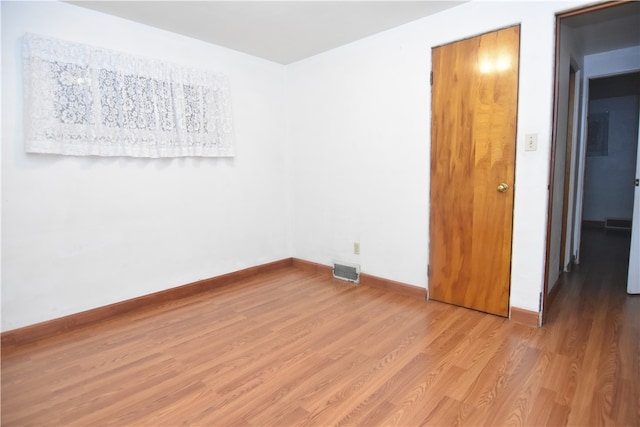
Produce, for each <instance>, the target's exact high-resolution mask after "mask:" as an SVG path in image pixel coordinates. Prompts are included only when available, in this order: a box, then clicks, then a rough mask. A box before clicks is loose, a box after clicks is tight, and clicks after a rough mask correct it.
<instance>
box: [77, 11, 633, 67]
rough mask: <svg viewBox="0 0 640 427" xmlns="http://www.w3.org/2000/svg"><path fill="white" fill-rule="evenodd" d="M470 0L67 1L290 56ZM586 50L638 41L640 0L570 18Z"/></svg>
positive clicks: (256, 51)
mask: <svg viewBox="0 0 640 427" xmlns="http://www.w3.org/2000/svg"><path fill="white" fill-rule="evenodd" d="M466 1H468V0H465V1H449V0H444V1H435V0H423V1H416V0H410V1H360V0H342V1H307V0H298V1H291V0H289V1H265V0H263V1H244V0H235V1H215V0H208V1H207V0H205V1H202V0H199V1H165V0H139V1H94V0H80V1H77V0H76V1H68V3H73V4H76V5H79V6H82V7H86V8H89V9H93V10H96V11H99V12H104V13H107V14H110V15H115V16H119V17H122V18H125V19H129V20H132V21H136V22H140V23H143V24H147V25H150V26H153V27H157V28H161V29H164V30H168V31H171V32H174V33H178V34H183V35H186V36H189V37H193V38H196V39H200V40H204V41H206V42H209V43H213V44H216V45H219V46H224V47H227V48H230V49H234V50H237V51H241V52H245V53H248V54H250V55H254V56H258V57H261V58H265V59H268V60H271V61H274V62H278V63H281V64H289V63H292V62H295V61H298V60H301V59H304V58H307V57H310V56H313V55H316V54H318V53H321V52H324V51H327V50H330V49H333V48H335V47H338V46H341V45H344V44H347V43H350V42H353V41H356V40H359V39H361V38H364V37H367V36H370V35H372V34H376V33H379V32H381V31H384V30H388V29H390V28H393V27H396V26H399V25H402V24H405V23H407V22H411V21H415V20H417V19H420V18H423V17H425V16H428V15H432V14H435V13H438V12H441V11H443V10H445V9H449V8H452V7H455V6H458V5H460V4H462V3H465V2H466ZM563 24H564V25H566V26H568V27H570V28H571V30H572V32H573V38H574V40H575V41H576V43H577V44H578V46H579V47H580V48H581V49H582V52H583V54H585V55H589V54H592V53H598V52H604V51H608V50H613V49H620V48H624V47H629V46H636V45H638V44H640V2H639V1H631V2H628V3H625V4H622V5H620V6H615V7H610V8H607V9H603V10H599V11H595V12H591V13H587V14H582V15H576V16H573V17H570V18H565V19H564V20H563Z"/></svg>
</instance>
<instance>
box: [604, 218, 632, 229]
mask: <svg viewBox="0 0 640 427" xmlns="http://www.w3.org/2000/svg"><path fill="white" fill-rule="evenodd" d="M604 228H610V229H614V230H631V220H630V219H623V218H606V219H605V220H604Z"/></svg>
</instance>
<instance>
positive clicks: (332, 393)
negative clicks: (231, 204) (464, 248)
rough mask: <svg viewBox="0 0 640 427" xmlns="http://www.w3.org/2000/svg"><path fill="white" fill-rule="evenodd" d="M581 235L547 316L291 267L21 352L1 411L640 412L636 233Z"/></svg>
mask: <svg viewBox="0 0 640 427" xmlns="http://www.w3.org/2000/svg"><path fill="white" fill-rule="evenodd" d="M583 239H584V241H585V243H586V246H585V247H583V248H582V264H581V265H579V266H578V267H577V268H576V269H575V271H574V272H572V273H571V274H570V275H567V276H565V277H564V278H563V285H562V288H560V290H559V291H558V294H557V295H556V297H555V301H554V305H553V306H552V307H551V308H550V311H549V316H548V323H547V324H546V325H545V326H544V327H543V328H541V329H536V328H530V327H527V326H524V325H520V324H517V323H515V322H511V321H509V320H506V319H504V318H500V317H496V316H491V315H488V314H483V313H479V312H476V311H472V310H467V309H463V308H460V307H455V306H451V305H447V304H443V303H439V302H433V301H420V300H417V299H415V298H411V297H407V296H402V295H397V294H393V293H390V292H387V291H385V290H381V289H376V288H371V287H366V286H357V285H354V284H351V283H346V282H340V281H336V280H333V279H332V278H331V277H330V276H328V275H326V274H323V273H322V272H318V271H316V270H310V269H301V268H296V267H289V268H283V269H279V270H277V271H270V272H268V273H265V274H261V275H258V276H255V277H248V278H246V279H243V280H241V281H239V282H238V283H235V284H233V285H227V286H224V287H221V288H216V289H212V290H210V291H206V292H203V293H201V294H199V295H197V296H193V297H187V298H183V299H181V300H177V301H174V302H167V303H165V304H163V305H161V306H158V307H156V308H154V309H149V310H144V311H139V312H134V313H130V314H127V315H123V316H120V317H118V318H114V319H110V320H108V321H105V322H102V323H100V324H95V325H92V326H90V327H87V328H83V329H78V330H74V331H72V332H69V333H66V334H62V335H59V336H56V337H52V338H50V339H46V340H42V341H40V342H34V343H30V344H24V345H21V346H18V347H15V348H12V351H10V352H6V354H4V355H3V356H4V357H3V360H2V372H1V374H2V378H1V380H2V390H1V391H2V400H1V403H2V425H6V426H19V425H81V426H87V425H92V426H100V425H140V426H145V425H146V426H157V425H229V426H231V425H238V426H269V425H271V426H290V425H291V426H293V425H314V426H317V425H345V426H346V425H384V426H393V425H397V426H407V425H434V424H435V425H601V424H602V425H618V426H632V425H633V426H635V425H640V297H637V296H629V295H627V294H626V292H625V284H626V264H625V257H624V254H625V250H627V251H628V244H629V239H628V234H626V235H625V234H624V233H610V232H604V231H599V230H596V231H592V230H585V233H584V236H583Z"/></svg>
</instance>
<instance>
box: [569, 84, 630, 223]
mask: <svg viewBox="0 0 640 427" xmlns="http://www.w3.org/2000/svg"><path fill="white" fill-rule="evenodd" d="M604 112H608V113H609V143H608V153H607V155H606V156H588V157H587V161H586V174H585V180H584V207H583V214H582V218H583V219H585V220H591V221H604V220H605V219H606V218H624V219H629V220H630V219H631V217H632V215H633V196H634V192H635V191H634V190H635V186H634V184H633V181H634V178H635V175H636V153H637V145H638V144H637V142H638V97H637V96H620V97H615V98H603V99H595V100H592V101H590V102H589V113H590V114H593V113H604Z"/></svg>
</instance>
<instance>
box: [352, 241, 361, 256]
mask: <svg viewBox="0 0 640 427" xmlns="http://www.w3.org/2000/svg"><path fill="white" fill-rule="evenodd" d="M353 254H354V255H360V242H353Z"/></svg>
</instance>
